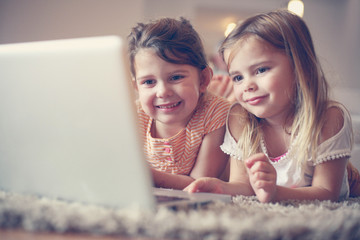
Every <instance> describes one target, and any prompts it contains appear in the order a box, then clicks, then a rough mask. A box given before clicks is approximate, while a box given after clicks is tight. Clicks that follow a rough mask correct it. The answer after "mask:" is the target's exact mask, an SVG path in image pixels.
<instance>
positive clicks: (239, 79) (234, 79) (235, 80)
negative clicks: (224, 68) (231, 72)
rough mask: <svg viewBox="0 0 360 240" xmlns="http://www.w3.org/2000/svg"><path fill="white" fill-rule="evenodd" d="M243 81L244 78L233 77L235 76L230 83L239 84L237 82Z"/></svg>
mask: <svg viewBox="0 0 360 240" xmlns="http://www.w3.org/2000/svg"><path fill="white" fill-rule="evenodd" d="M243 79H244V77H243V76H242V75H235V76H233V77H232V81H233V82H234V83H239V82H241V80H243Z"/></svg>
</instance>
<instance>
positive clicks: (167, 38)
mask: <svg viewBox="0 0 360 240" xmlns="http://www.w3.org/2000/svg"><path fill="white" fill-rule="evenodd" d="M142 48H151V49H153V50H155V51H156V53H157V55H158V56H159V57H160V58H161V59H163V60H164V61H167V62H170V63H175V64H188V65H192V66H194V67H196V68H199V69H200V70H203V69H205V68H206V67H207V66H208V64H207V61H206V56H205V52H204V47H203V45H202V42H201V39H200V37H199V35H198V33H197V32H196V31H195V30H194V28H193V27H192V25H191V24H190V22H189V21H188V20H186V19H185V18H180V19H179V20H176V19H173V18H161V19H158V20H156V21H151V22H149V23H147V24H145V23H138V24H137V26H135V27H134V28H133V29H132V31H131V33H130V35H129V36H128V53H129V58H130V70H131V74H132V75H133V77H136V72H135V67H134V59H135V55H136V54H137V53H138V51H139V50H140V49H142Z"/></svg>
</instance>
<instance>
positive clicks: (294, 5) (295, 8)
mask: <svg viewBox="0 0 360 240" xmlns="http://www.w3.org/2000/svg"><path fill="white" fill-rule="evenodd" d="M288 10H289V11H290V12H293V13H295V14H296V15H298V16H300V17H302V16H303V15H304V3H303V1H301V0H290V1H289V3H288Z"/></svg>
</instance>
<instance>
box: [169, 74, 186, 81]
mask: <svg viewBox="0 0 360 240" xmlns="http://www.w3.org/2000/svg"><path fill="white" fill-rule="evenodd" d="M183 78H184V76H183V75H173V76H171V77H170V81H178V80H181V79H183Z"/></svg>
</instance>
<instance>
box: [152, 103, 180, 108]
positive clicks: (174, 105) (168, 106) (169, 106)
mask: <svg viewBox="0 0 360 240" xmlns="http://www.w3.org/2000/svg"><path fill="white" fill-rule="evenodd" d="M179 104H180V102H178V103H174V104H172V105H167V106H157V108H161V109H168V108H173V107H176V106H178V105H179Z"/></svg>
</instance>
